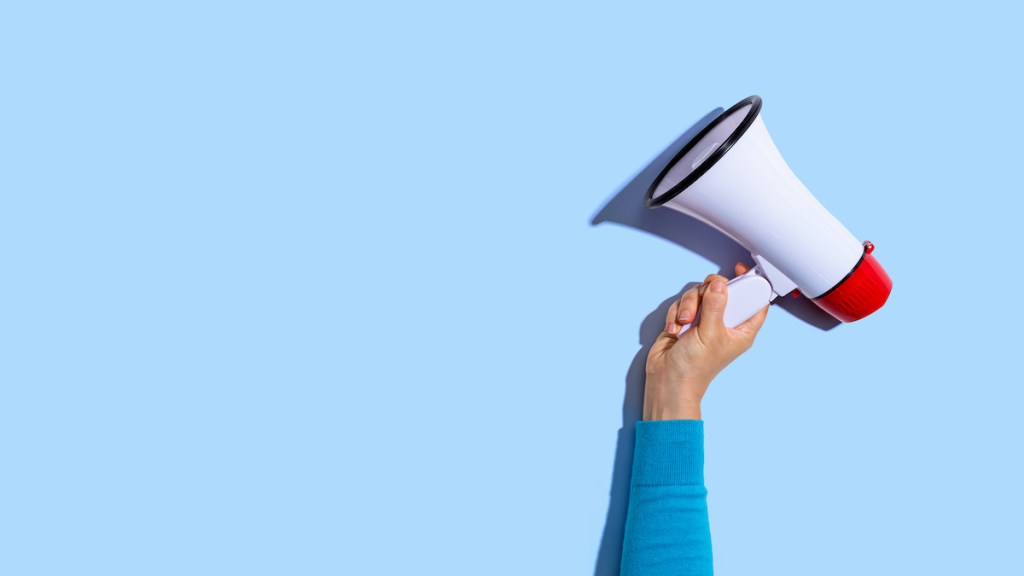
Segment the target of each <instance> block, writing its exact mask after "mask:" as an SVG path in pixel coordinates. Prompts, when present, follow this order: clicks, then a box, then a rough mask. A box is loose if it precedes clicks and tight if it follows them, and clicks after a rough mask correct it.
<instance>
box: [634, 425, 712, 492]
mask: <svg viewBox="0 0 1024 576" xmlns="http://www.w3.org/2000/svg"><path fill="white" fill-rule="evenodd" d="M631 484H632V485H633V486H703V485H704V421H703V420H661V421H647V420H641V421H639V422H637V423H636V447H635V448H634V449H633V479H632V481H631Z"/></svg>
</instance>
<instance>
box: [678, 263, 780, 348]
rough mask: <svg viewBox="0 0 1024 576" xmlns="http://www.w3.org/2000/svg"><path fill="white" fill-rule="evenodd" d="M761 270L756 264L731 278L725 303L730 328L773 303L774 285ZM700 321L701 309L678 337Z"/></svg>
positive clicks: (725, 318) (727, 324) (726, 323)
mask: <svg viewBox="0 0 1024 576" xmlns="http://www.w3.org/2000/svg"><path fill="white" fill-rule="evenodd" d="M758 272H760V270H758V268H757V267H756V266H755V267H753V268H751V269H750V270H749V271H747V273H746V274H743V275H740V276H737V277H735V278H733V279H732V280H729V283H728V284H727V286H728V287H729V300H728V302H727V303H726V305H725V315H724V317H723V320H724V321H725V325H726V326H728V327H729V328H735V327H737V326H739V325H740V324H742V323H744V322H746V321H747V319H748V318H750V317H751V316H753V315H754V314H757V312H758V311H759V310H761V309H762V308H764V307H765V306H767V305H768V304H770V303H771V301H772V299H773V296H774V293H773V292H772V285H771V284H770V283H768V280H766V279H765V278H764V276H761V275H760V274H758ZM699 322H700V310H698V311H697V318H695V319H694V321H693V323H691V324H687V325H685V326H683V327H682V329H681V330H680V331H679V333H678V334H676V337H679V336H681V335H682V334H683V332H686V331H687V330H689V329H690V327H691V326H693V325H694V324H697V323H699Z"/></svg>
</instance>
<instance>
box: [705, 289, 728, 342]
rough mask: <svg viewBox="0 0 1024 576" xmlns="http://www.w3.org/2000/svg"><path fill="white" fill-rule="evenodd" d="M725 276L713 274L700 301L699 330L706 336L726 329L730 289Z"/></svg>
mask: <svg viewBox="0 0 1024 576" xmlns="http://www.w3.org/2000/svg"><path fill="white" fill-rule="evenodd" d="M725 283H726V280H725V277H724V276H718V275H715V276H712V277H711V282H710V283H709V284H707V288H706V289H705V290H704V297H703V298H701V301H700V324H699V325H698V326H699V330H700V331H701V333H702V334H704V335H706V336H715V335H717V334H719V333H721V332H724V331H725V320H724V316H725V304H726V302H728V300H729V289H728V288H727V287H726V285H725Z"/></svg>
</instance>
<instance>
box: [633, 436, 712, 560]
mask: <svg viewBox="0 0 1024 576" xmlns="http://www.w3.org/2000/svg"><path fill="white" fill-rule="evenodd" d="M707 494H708V492H707V489H706V488H705V487H704V422H702V421H700V420H669V421H662V422H646V421H641V422H637V425H636V447H635V448H634V450H633V477H632V480H631V482H630V488H629V511H628V512H627V514H626V530H625V537H624V539H623V544H622V576H662V575H669V574H671V575H672V576H684V575H686V576H710V575H711V574H712V573H713V570H712V565H711V529H710V527H709V525H708V504H707Z"/></svg>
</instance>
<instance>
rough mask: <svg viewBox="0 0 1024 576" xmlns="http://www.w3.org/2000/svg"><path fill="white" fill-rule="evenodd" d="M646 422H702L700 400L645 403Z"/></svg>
mask: <svg viewBox="0 0 1024 576" xmlns="http://www.w3.org/2000/svg"><path fill="white" fill-rule="evenodd" d="M643 417H644V420H650V421H657V420H701V411H700V400H696V401H682V402H672V403H666V402H651V403H650V404H649V405H648V404H647V403H646V402H645V403H644V415H643Z"/></svg>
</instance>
